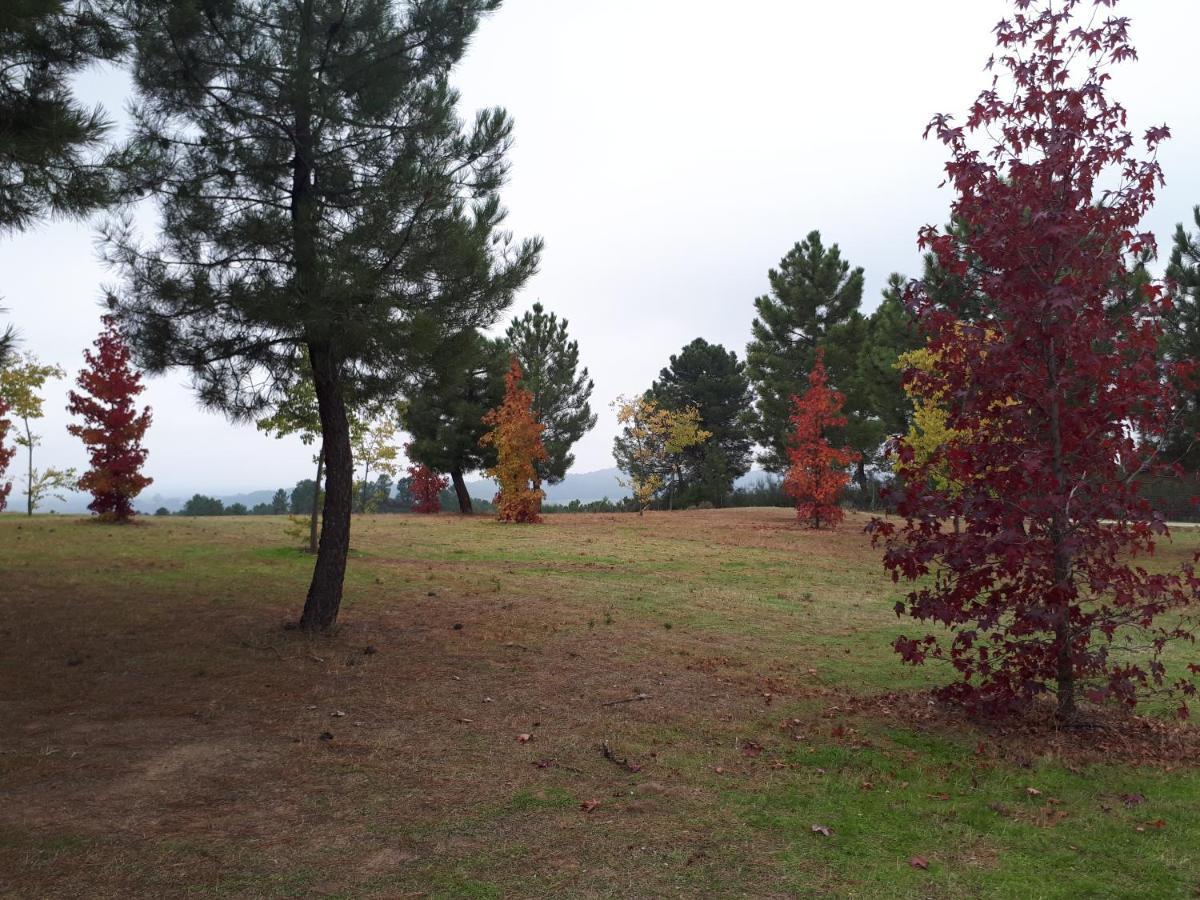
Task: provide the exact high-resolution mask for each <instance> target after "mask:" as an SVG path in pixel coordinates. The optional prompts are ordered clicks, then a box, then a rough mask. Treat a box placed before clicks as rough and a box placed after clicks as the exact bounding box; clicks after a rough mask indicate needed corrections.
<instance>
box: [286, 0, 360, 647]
mask: <svg viewBox="0 0 1200 900" xmlns="http://www.w3.org/2000/svg"><path fill="white" fill-rule="evenodd" d="M313 6H314V0H304V2H303V5H302V7H301V9H300V23H299V25H300V41H299V45H298V46H297V48H296V71H297V72H298V73H299V76H298V78H297V80H296V84H295V85H294V90H295V94H294V97H293V103H294V119H295V121H294V127H293V133H292V142H293V146H294V150H295V157H294V158H293V160H292V196H291V219H292V223H291V224H292V250H293V254H294V259H295V276H296V290H297V292H298V293H299V299H300V301H301V302H302V304H304V305H306V306H308V307H310V308H314V309H317V308H321V307H322V306H323V305H324V304H325V303H326V301H327V298H325V297H324V296H323V295H324V288H323V279H322V277H321V259H320V251H319V249H318V241H317V237H318V230H319V214H320V212H319V209H318V199H317V194H316V185H315V179H316V178H317V171H316V166H315V153H314V147H313V129H312V118H313V114H312V90H313V87H312V83H311V78H312V57H313V39H314V31H315V29H316V22H315V15H314V10H313ZM328 329H329V326H325V328H324V329H322V330H320V331H318V332H315V333H313V334H310V335H308V354H309V361H310V363H311V365H312V379H313V388H314V389H315V391H316V395H317V412H318V414H319V415H320V417H321V441H322V448H323V450H324V452H325V513H324V521H323V522H322V526H321V538H320V540H319V541H318V543H317V561H316V564H315V565H314V566H313V575H312V582H311V583H310V584H309V587H308V596H307V597H306V598H305V601H304V613H303V614H302V615H301V617H300V627H301V628H302V629H304V630H305V631H327V630H329V629H330V628H332V627H333V625H334V623H335V622H337V616H338V610H339V609H340V608H341V605H342V586H343V583H344V581H345V578H346V557H347V556H348V555H349V553H350V511H351V507H352V505H353V502H354V497H353V494H354V460H353V456H352V454H351V450H350V421H349V417H348V416H347V413H346V401H345V397H344V396H343V383H342V377H343V376H342V366H343V362H344V361H343V360H342V358H341V356H340V355H339V353H338V352H337V349H336V345H335V343H334V341H335V333H330V332H329V330H328Z"/></svg>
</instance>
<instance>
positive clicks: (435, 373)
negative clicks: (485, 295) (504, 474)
mask: <svg viewBox="0 0 1200 900" xmlns="http://www.w3.org/2000/svg"><path fill="white" fill-rule="evenodd" d="M510 359H511V353H510V351H509V348H508V345H507V344H506V343H505V342H504V341H503V340H497V339H492V338H486V337H484V336H483V335H481V334H479V332H477V331H475V330H474V329H471V330H468V331H465V332H462V333H461V334H459V335H456V336H454V337H453V338H451V339H450V340H448V341H446V342H445V343H444V344H443V345H442V346H440V347H439V348H438V351H437V352H436V353H434V354H433V355H432V359H431V360H430V361H429V362H427V363H426V364H425V365H423V366H422V367H421V369H420V372H419V374H418V375H417V376H416V377H415V378H414V379H413V381H412V383H411V384H410V386H409V387H408V389H407V391H406V394H407V396H408V401H407V403H406V404H405V405H404V409H403V419H404V428H405V430H406V431H407V432H408V433H409V434H410V435H412V438H413V440H412V443H411V444H410V445H409V451H408V454H409V458H410V459H413V460H415V461H417V462H420V463H424V464H425V465H426V466H428V467H429V468H431V469H433V470H434V471H436V472H446V473H448V474H449V475H450V479H451V482H452V483H453V485H454V492H455V496H456V497H457V499H458V508H459V511H460V512H461V513H462V514H463V515H470V514H471V513H472V512H473V509H472V505H471V495H470V493H468V491H467V482H466V478H465V476H466V473H468V472H473V471H475V470H477V469H481V468H485V467H488V466H492V465H494V464H495V461H496V451H495V448H494V447H492V446H483V445H481V444H480V439H481V438H482V437H483V435H484V434H485V433H486V431H487V426H486V425H485V424H484V422H483V417H484V416H485V415H486V414H487V413H488V411H489V410H491V409H494V408H496V407H497V406H499V405H500V404H501V403H503V401H504V375H505V372H506V371H507V370H508V366H509V361H510Z"/></svg>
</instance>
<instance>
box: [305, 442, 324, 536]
mask: <svg viewBox="0 0 1200 900" xmlns="http://www.w3.org/2000/svg"><path fill="white" fill-rule="evenodd" d="M324 475H325V445H324V443H322V444H321V450H320V452H319V453H318V454H317V482H316V487H314V488H313V499H312V514H311V518H310V519H309V523H308V552H309V553H311V554H313V555H314V556H315V555H316V553H317V536H318V535H319V533H320V529H319V523H320V521H321V479H322V478H323V477H324Z"/></svg>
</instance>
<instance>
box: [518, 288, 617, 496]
mask: <svg viewBox="0 0 1200 900" xmlns="http://www.w3.org/2000/svg"><path fill="white" fill-rule="evenodd" d="M567 324H568V323H567V320H566V319H562V320H561V321H560V320H559V319H558V317H557V316H556V315H555V314H554V313H549V314H547V313H546V311H545V309H544V308H543V307H542V304H540V303H535V304H533V309H532V310H531V311H530V312H527V313H525V315H523V316H521V317H520V318H514V319H513V320H512V324H511V325H509V326H508V332H507V333H506V337H507V338H508V343H509V346H510V347H511V348H512V352H513V354H514V355H515V356H516V357H517V362H519V363H520V364H521V371H522V372H523V373H524V377H523V379H522V386H523V387H524V388H525V390H527V391H529V392H530V393H532V394H533V411H534V415H536V416H537V420H538V421H539V422H540V423H541V424H542V425H543V426H544V429H543V431H542V443H543V444H544V445H545V447H546V459H544V460H541V461H539V462H537V463H536V464H535V465H534V468H535V469H536V471H537V474H538V481H537V484H536V485H535V487H539V488H540V487H541V484H542V482H543V481H544V482H546V483H547V484H558V483H559V482H560V481H562V480H563V478H564V477H566V474H567V470H568V469H570V468H571V466H572V464H574V462H575V457H574V455H572V453H571V448H572V447H573V446H574V445H575V444H576V443H577V442H578V441H579V439H580V438H581V437H583V436H584V435H585V434H587V433H588V432H589V431H590V430H591V429H592V428H593V427H595V425H596V416H595V415H594V414H593V413H592V407H591V405H590V403H589V402H588V401H589V400H590V399H591V396H592V388H593V387H594V385H593V383H592V380H591V379H590V378H589V377H588V370H587V367H586V366H585V367H584V368H583V369H580V368H579V344H578V342H576V341H573V340H571V339H570V338H569V337H568V335H567Z"/></svg>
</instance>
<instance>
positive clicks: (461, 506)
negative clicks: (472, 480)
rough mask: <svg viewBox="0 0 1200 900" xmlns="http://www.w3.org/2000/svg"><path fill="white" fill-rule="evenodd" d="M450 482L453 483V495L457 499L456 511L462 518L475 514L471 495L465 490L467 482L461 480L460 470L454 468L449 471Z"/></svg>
mask: <svg viewBox="0 0 1200 900" xmlns="http://www.w3.org/2000/svg"><path fill="white" fill-rule="evenodd" d="M450 480H451V481H453V482H454V494H455V496H457V497H458V511H459V512H460V513H462V514H463V515H464V516H471V515H474V514H475V507H473V506H472V505H471V494H470V492H469V491H468V490H467V482H466V481H464V480H463V473H462V469H460V468H458V467H457V466H455V467H454V468H453V469H451V470H450Z"/></svg>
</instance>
